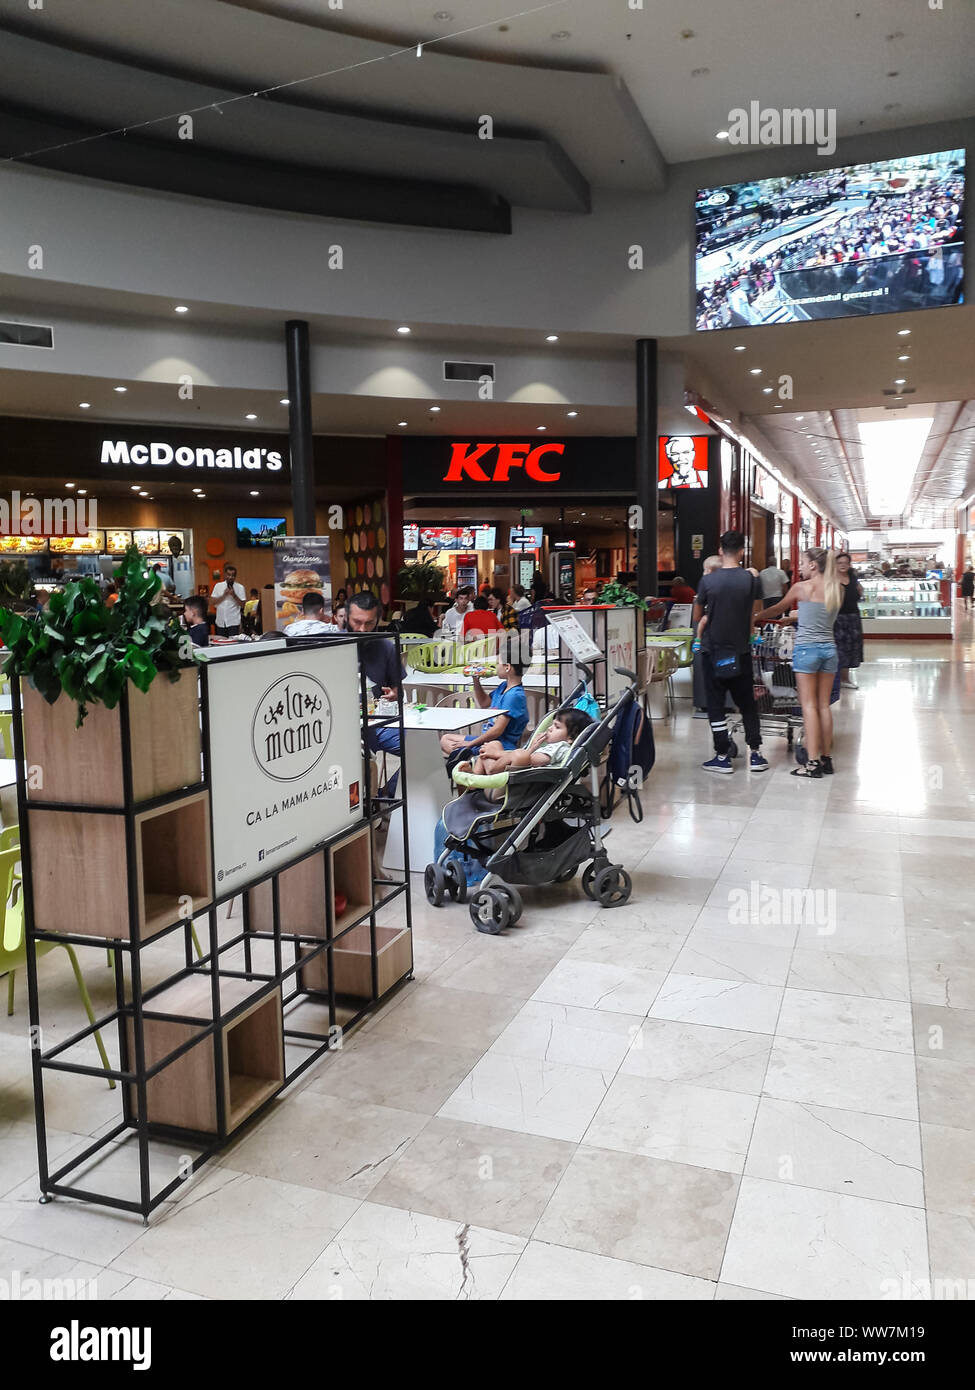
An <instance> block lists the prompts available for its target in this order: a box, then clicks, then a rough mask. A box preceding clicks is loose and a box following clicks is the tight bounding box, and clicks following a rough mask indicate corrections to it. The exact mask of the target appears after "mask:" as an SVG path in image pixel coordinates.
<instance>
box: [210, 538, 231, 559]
mask: <svg viewBox="0 0 975 1390" xmlns="http://www.w3.org/2000/svg"><path fill="white" fill-rule="evenodd" d="M226 549H227V547H226V546H225V545H224V543H223V541H222V540H221V539H220V537H219V536H211V537H210V539H209V540H208V541H207V543H206V552H207V554H208V555H222V554H223V553H224V551H225V550H226Z"/></svg>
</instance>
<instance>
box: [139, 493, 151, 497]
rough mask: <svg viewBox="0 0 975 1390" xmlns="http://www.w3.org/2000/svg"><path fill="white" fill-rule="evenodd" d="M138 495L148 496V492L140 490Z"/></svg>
mask: <svg viewBox="0 0 975 1390" xmlns="http://www.w3.org/2000/svg"><path fill="white" fill-rule="evenodd" d="M139 496H140V497H148V496H149V494H148V492H140V493H139Z"/></svg>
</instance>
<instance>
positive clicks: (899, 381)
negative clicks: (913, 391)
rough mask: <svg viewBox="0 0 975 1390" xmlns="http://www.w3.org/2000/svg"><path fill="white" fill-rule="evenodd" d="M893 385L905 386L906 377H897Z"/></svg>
mask: <svg viewBox="0 0 975 1390" xmlns="http://www.w3.org/2000/svg"><path fill="white" fill-rule="evenodd" d="M894 385H895V386H906V385H907V377H906V376H899V377H897V378H896V379H895V381H894Z"/></svg>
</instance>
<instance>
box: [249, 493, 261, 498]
mask: <svg viewBox="0 0 975 1390" xmlns="http://www.w3.org/2000/svg"><path fill="white" fill-rule="evenodd" d="M260 495H261V494H260V493H259V492H252V493H251V496H252V497H260Z"/></svg>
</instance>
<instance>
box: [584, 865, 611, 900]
mask: <svg viewBox="0 0 975 1390" xmlns="http://www.w3.org/2000/svg"><path fill="white" fill-rule="evenodd" d="M605 867H606V865H605V864H602V863H600V862H599V860H597V859H594V860H593V861H592V863H591V864H587V865H586V868H585V872H584V873H583V875H582V891H583V892H584V893H585V895H586V897H587V898H592V900H593V902H595V901H596V890H595V887H594V885H595V882H596V875H597V874H598V873H600V872H601V871H602V870H603V869H605Z"/></svg>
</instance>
